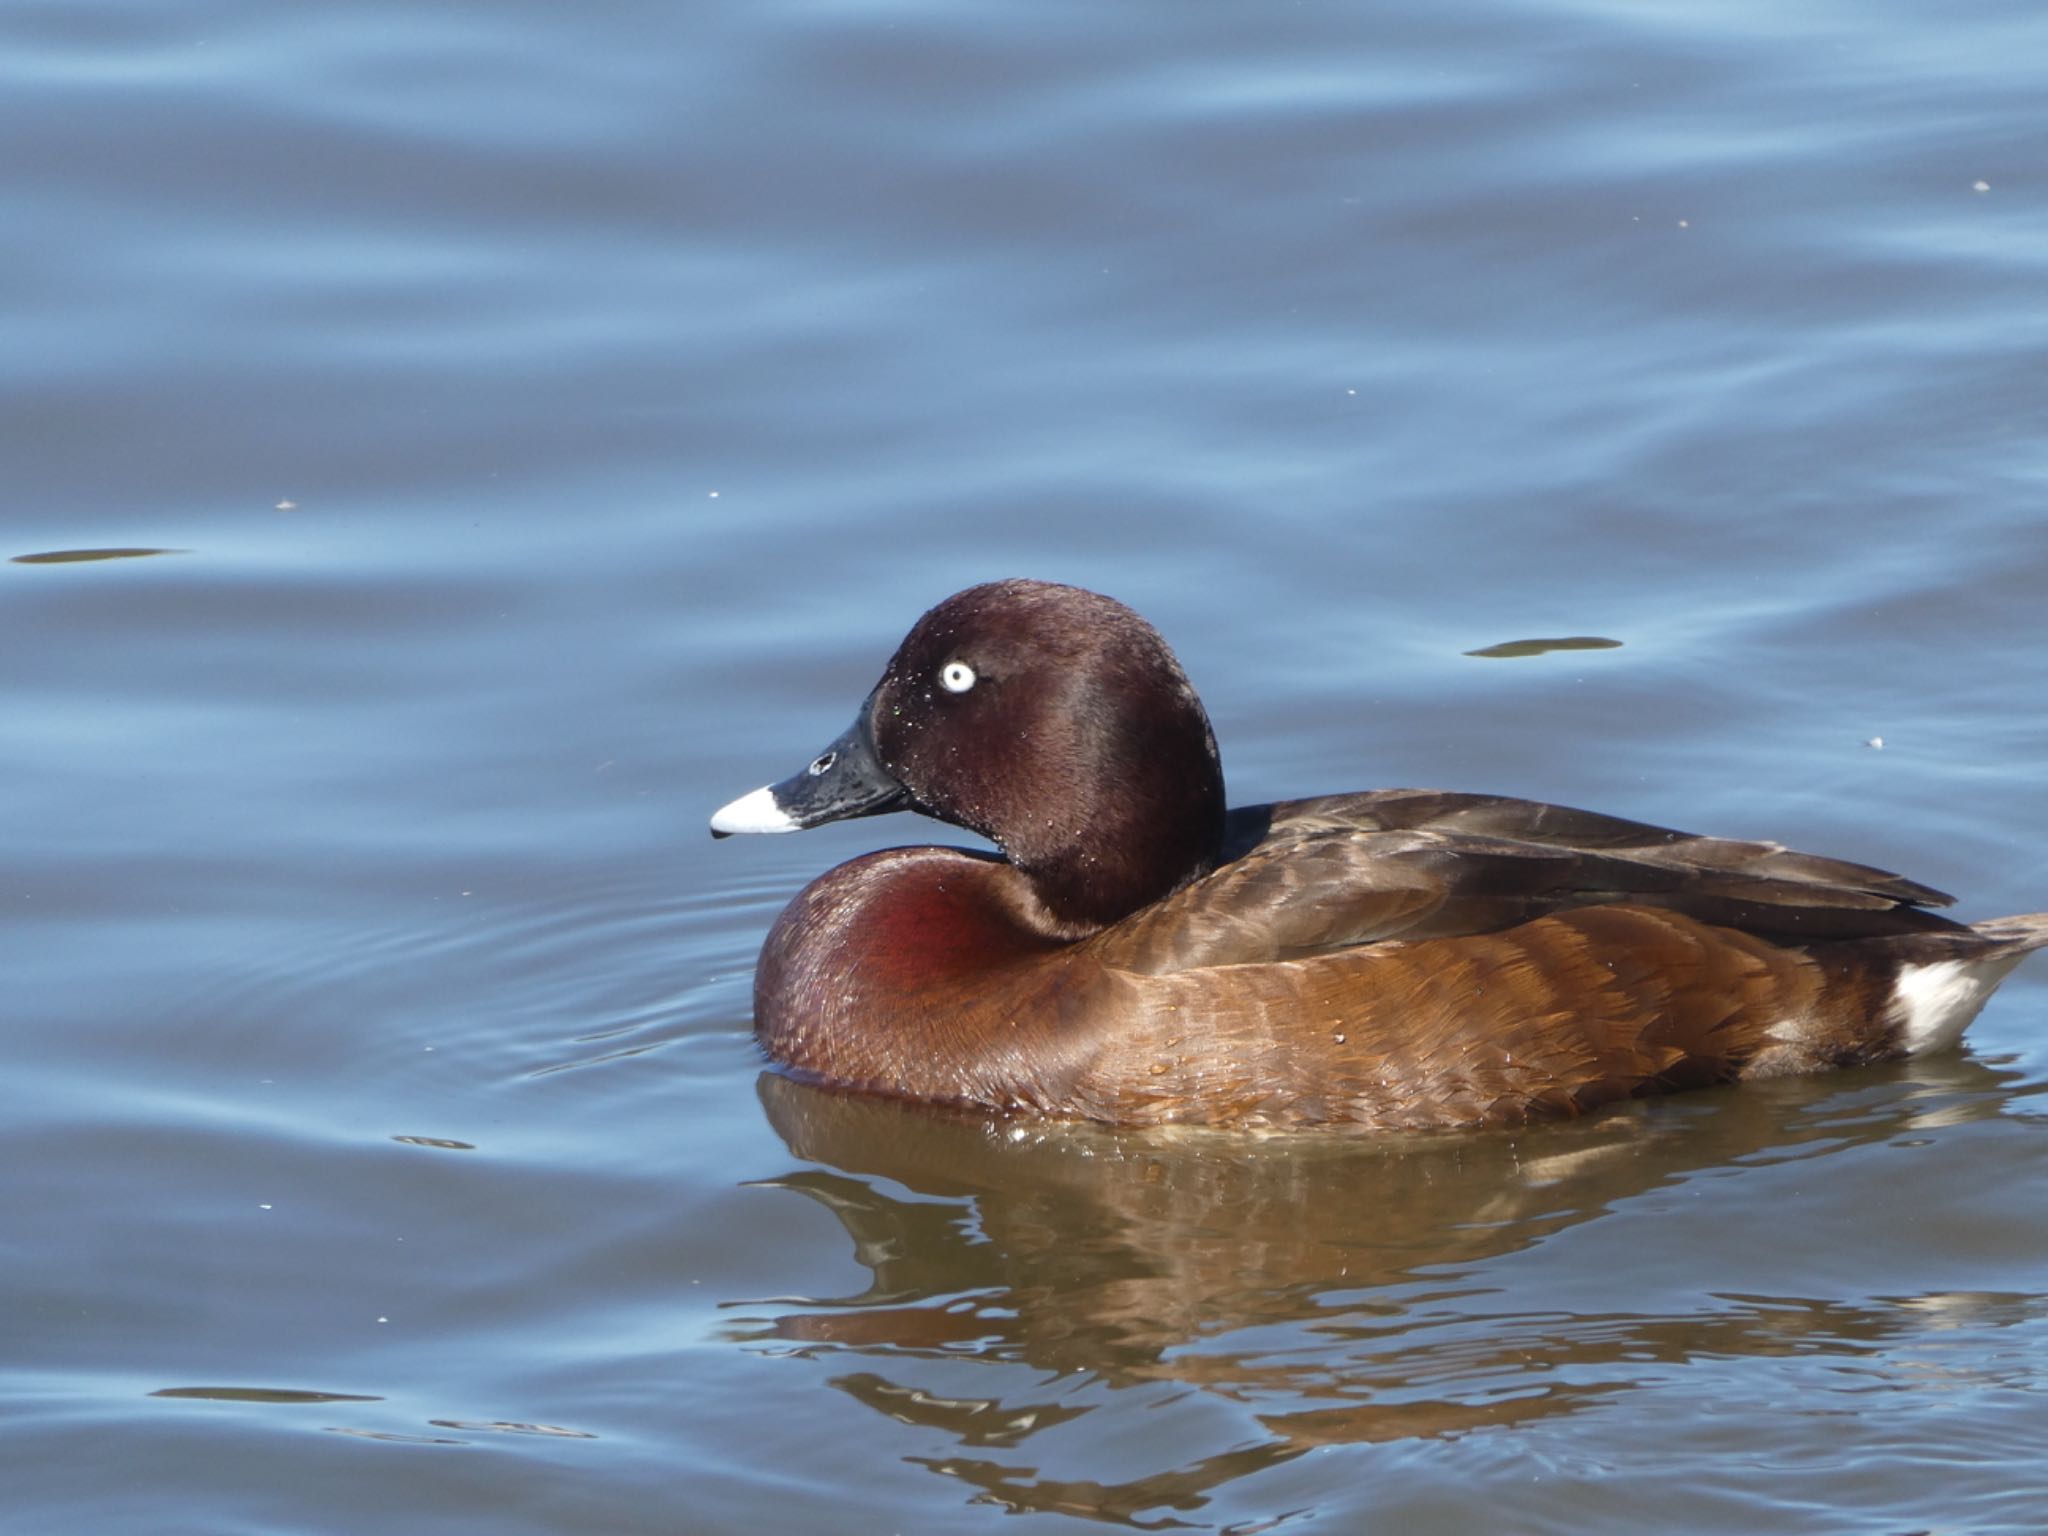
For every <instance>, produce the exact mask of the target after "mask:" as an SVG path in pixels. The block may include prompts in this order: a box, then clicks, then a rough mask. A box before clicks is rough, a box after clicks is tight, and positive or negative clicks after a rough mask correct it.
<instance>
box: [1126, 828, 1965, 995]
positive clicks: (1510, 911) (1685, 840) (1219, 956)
mask: <svg viewBox="0 0 2048 1536" xmlns="http://www.w3.org/2000/svg"><path fill="white" fill-rule="evenodd" d="M1232 835H1233V838H1234V839H1235V841H1236V843H1237V846H1238V848H1239V849H1241V850H1242V851H1241V852H1239V853H1238V856H1237V857H1235V858H1233V859H1231V860H1230V861H1229V862H1227V863H1225V864H1224V865H1223V866H1222V867H1221V868H1219V869H1217V870H1216V871H1215V872H1214V873H1213V874H1211V875H1209V876H1207V877H1205V878H1204V879H1201V880H1198V881H1196V882H1194V883H1193V884H1192V885H1190V886H1188V887H1187V888H1186V889H1184V890H1182V891H1180V892H1178V893H1177V894H1175V895H1174V896H1172V897H1169V898H1168V899H1167V900H1165V901H1163V902H1160V903H1157V904H1156V905H1154V906H1152V907H1150V908H1148V909H1146V910H1145V911H1144V912H1141V913H1138V914H1137V915H1135V916H1133V917H1132V918H1130V919H1128V920H1126V921H1125V922H1123V923H1120V924H1118V925H1117V926H1116V927H1115V928H1113V929H1111V930H1109V931H1108V932H1107V933H1105V934H1103V935H1101V936H1100V940H1101V948H1100V951H1099V953H1100V954H1101V956H1102V958H1103V960H1104V961H1105V962H1106V963H1108V964H1111V965H1114V966H1117V967H1120V968H1123V969H1128V970H1134V971H1139V972H1144V973H1152V974H1158V973H1162V972H1166V971H1173V970H1180V969H1185V968H1190V967H1195V966H1206V965H1236V964H1251V963H1257V962H1262V961H1270V960H1285V959H1295V958H1300V957H1303V956H1308V955H1314V954H1321V953H1327V952H1330V951H1332V950H1336V949H1342V948H1347V947H1350V946H1354V945H1359V944H1370V943H1374V942H1378V941H1381V940H1386V939H1422V938H1444V937H1451V936H1455V935H1459V934H1471V933H1490V932H1494V931H1497V930H1499V929H1503V928H1509V927H1512V926H1514V925H1516V924H1518V923H1524V922H1528V921H1530V920H1532V919H1534V918H1538V917H1543V916H1547V915H1549V914H1551V913H1554V912H1562V911H1568V910H1572V909H1574V908H1580V907H1592V906H1604V905H1612V904H1626V905H1631V906H1640V907H1654V908H1659V909H1662V910H1666V911H1672V912H1679V913H1683V914H1684V915H1686V916H1688V917H1692V918H1695V919H1697V920H1698V921H1701V922H1705V923H1712V924H1715V925H1717V926H1721V927H1728V928H1735V929H1739V930H1741V931H1743V932H1746V933H1751V934H1755V935H1757V936H1759V937H1762V938H1768V939H1773V940H1779V941H1784V942H1792V943H1808V942H1815V941H1818V940H1823V939H1853V938H1874V937H1879V936H1882V935H1888V934H1903V933H1921V932H1954V931H1958V928H1959V925H1957V924H1955V923H1953V922H1951V921H1950V920H1948V919H1947V918H1944V917H1941V916H1939V915H1937V914H1935V913H1933V912H1929V911H1927V910H1926V908H1927V907H1929V906H1936V905H1946V904H1947V903H1948V902H1949V900H1950V899H1951V898H1949V897H1948V896H1946V895H1944V894H1943V893H1942V892H1940V891H1937V890H1934V889H1932V888H1930V887H1928V886H1924V885H1921V884H1919V883H1918V882H1916V881H1912V880H1907V879H1904V878H1902V877H1900V876H1898V875H1894V874H1890V873H1888V872H1886V871H1884V870H1879V869H1871V868H1868V867H1866V866H1864V865H1860V864H1850V863H1845V862H1843V861H1841V860H1838V859H1824V858H1818V857H1816V856H1814V855H1811V854H1803V853H1796V852H1793V851H1791V850H1789V849H1786V848H1783V847H1781V846H1779V845H1778V844H1775V843H1755V842H1739V841H1735V840H1733V839H1728V838H1712V837H1699V836H1695V835H1694V834H1691V833H1687V832H1678V831H1674V830H1672V829H1670V828H1667V827H1653V826H1649V825H1647V824H1645V823H1642V822H1633V821H1625V820H1623V819H1621V818H1619V817H1614V816H1601V815H1598V814H1595V813H1593V812H1590V811H1578V810H1572V809H1570V808H1568V807H1564V806H1555V805H1545V804H1542V803H1540V802H1537V801H1531V800H1512V799H1505V798H1501V797H1498V796H1489V795H1458V794H1448V793H1444V792H1441V791H1435V790H1381V791H1376V792H1372V793H1368V794H1358V795H1330V796H1324V797H1322V798H1320V799H1314V800H1294V801H1286V802H1282V803H1281V804H1278V805H1273V806H1261V807H1255V808H1252V809H1250V810H1248V811H1240V812H1236V813H1234V814H1233V825H1232Z"/></svg>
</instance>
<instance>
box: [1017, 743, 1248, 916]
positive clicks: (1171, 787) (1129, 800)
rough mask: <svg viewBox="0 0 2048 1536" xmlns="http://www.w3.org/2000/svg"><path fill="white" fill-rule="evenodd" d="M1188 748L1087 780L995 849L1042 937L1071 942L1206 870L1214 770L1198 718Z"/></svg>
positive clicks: (1173, 748) (1166, 746)
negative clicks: (1040, 823)
mask: <svg viewBox="0 0 2048 1536" xmlns="http://www.w3.org/2000/svg"><path fill="white" fill-rule="evenodd" d="M1191 724H1192V726H1193V727H1195V728H1198V729H1197V732H1196V734H1198V738H1199V739H1196V740H1189V741H1185V742H1181V741H1172V742H1155V743H1153V744H1152V750H1151V751H1150V752H1148V753H1147V755H1146V758H1145V760H1144V761H1143V762H1140V763H1128V764H1123V765H1119V767H1120V771H1117V772H1111V773H1105V774H1101V775H1090V776H1089V777H1088V779H1087V781H1086V787H1085V788H1083V789H1080V790H1078V791H1077V792H1076V794H1075V795H1074V797H1073V799H1072V801H1071V802H1070V804H1069V806H1068V807H1067V808H1066V813H1065V814H1062V815H1059V816H1056V817H1054V818H1051V825H1050V826H1049V827H1047V828H1046V829H1045V830H1046V831H1047V832H1048V833H1050V834H1053V835H1049V836H1043V837H1039V836H1033V835H1032V833H1033V832H1034V831H1036V830H1037V829H1027V830H1026V831H1025V832H1024V833H1022V834H1020V835H1018V836H1015V837H1013V838H1010V839H1006V840H1005V842H1004V851H1005V852H1006V853H1007V854H1008V855H1009V857H1010V861H1011V862H1012V863H1013V864H1015V865H1016V866H1017V868H1018V870H1019V872H1021V873H1022V874H1023V875H1024V876H1025V877H1026V879H1028V880H1029V881H1030V883H1031V889H1032V892H1033V893H1034V894H1035V895H1036V896H1037V898H1038V901H1039V903H1040V904H1041V905H1042V906H1043V908H1044V910H1045V926H1046V931H1047V932H1048V933H1052V934H1056V935H1058V936H1060V937H1065V938H1078V937H1081V936H1083V935H1085V934H1089V933H1093V932H1095V931H1096V930H1098V929H1101V928H1106V927H1108V926H1109V925H1110V924H1111V923H1114V922H1117V921H1119V920H1121V919H1123V918H1126V917H1128V916H1130V915H1131V914H1132V913H1133V912H1137V911H1141V910H1142V909H1144V908H1146V907H1149V906H1151V905H1152V903H1154V902H1155V901H1159V900H1161V899H1163V898H1164V897H1166V896H1170V895H1171V894H1172V893H1173V892H1175V891H1177V890H1179V889H1180V888H1181V887H1182V886H1184V885H1186V884H1187V883H1188V882H1189V881H1191V880H1195V879H1198V878H1200V877H1201V876H1203V875H1205V874H1207V873H1208V872H1209V871H1210V870H1212V869H1214V868H1215V867H1216V864H1217V862H1218V859H1219V858H1220V856H1221V852H1222V847H1223V815H1224V794H1223V769H1222V765H1221V764H1220V763H1219V762H1218V761H1217V756H1216V744H1215V739H1214V737H1213V736H1211V735H1210V733H1209V725H1208V721H1207V720H1206V719H1202V718H1200V717H1199V716H1197V717H1196V719H1195V720H1194V721H1193V722H1192V723H1191Z"/></svg>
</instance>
